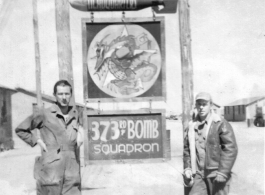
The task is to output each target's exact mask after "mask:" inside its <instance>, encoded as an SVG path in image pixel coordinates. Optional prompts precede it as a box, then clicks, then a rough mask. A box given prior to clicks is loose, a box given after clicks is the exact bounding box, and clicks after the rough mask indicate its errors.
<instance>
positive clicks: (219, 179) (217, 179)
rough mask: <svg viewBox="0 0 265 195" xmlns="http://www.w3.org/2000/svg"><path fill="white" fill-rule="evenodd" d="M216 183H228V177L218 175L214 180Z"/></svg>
mask: <svg viewBox="0 0 265 195" xmlns="http://www.w3.org/2000/svg"><path fill="white" fill-rule="evenodd" d="M214 181H215V182H218V183H219V182H225V181H226V177H224V176H223V175H219V174H217V176H216V178H215V179H214Z"/></svg>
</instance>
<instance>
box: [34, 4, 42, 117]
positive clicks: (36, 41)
mask: <svg viewBox="0 0 265 195" xmlns="http://www.w3.org/2000/svg"><path fill="white" fill-rule="evenodd" d="M32 5H33V28H34V45H35V63H36V73H35V74H36V94H37V109H34V111H35V112H34V114H37V113H38V111H39V109H40V108H41V107H42V106H43V105H42V99H41V64H40V45H39V26H38V11H37V8H38V6H37V0H32Z"/></svg>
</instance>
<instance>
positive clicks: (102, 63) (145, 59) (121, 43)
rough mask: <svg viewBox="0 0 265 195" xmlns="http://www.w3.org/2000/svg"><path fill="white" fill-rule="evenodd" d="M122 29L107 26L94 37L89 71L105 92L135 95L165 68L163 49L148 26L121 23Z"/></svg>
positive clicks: (119, 95)
mask: <svg viewBox="0 0 265 195" xmlns="http://www.w3.org/2000/svg"><path fill="white" fill-rule="evenodd" d="M107 28H108V27H107ZM120 28H122V29H121V31H120V33H119V34H118V33H115V31H113V30H112V29H103V31H104V32H101V34H100V35H99V34H98V35H99V36H96V37H95V38H94V40H93V41H94V45H92V46H91V47H90V49H89V54H90V55H88V56H89V57H90V56H91V57H90V58H89V57H88V64H89V65H90V66H89V73H90V75H91V77H92V78H93V80H94V82H95V83H96V84H97V86H98V87H99V88H100V89H102V90H103V91H104V92H105V93H108V94H109V95H111V96H114V97H125V98H126V97H135V96H137V95H141V94H142V93H144V92H145V91H147V90H148V89H149V88H150V87H151V86H152V84H153V83H154V82H155V81H156V79H157V77H158V74H159V72H160V69H161V55H160V49H159V47H158V44H157V43H156V41H155V39H154V38H153V36H152V35H151V34H150V33H149V32H148V31H147V30H145V29H144V28H142V27H140V26H138V25H133V26H129V27H127V26H125V25H122V26H121V25H120ZM127 28H129V29H130V30H131V31H132V32H133V33H129V32H128V29H127ZM116 32H117V30H116ZM137 33H138V34H137ZM99 37H100V38H99ZM93 41H92V42H93Z"/></svg>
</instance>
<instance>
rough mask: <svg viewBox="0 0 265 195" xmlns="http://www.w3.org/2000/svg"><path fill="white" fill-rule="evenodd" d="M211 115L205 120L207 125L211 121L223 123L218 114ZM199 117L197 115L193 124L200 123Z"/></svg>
mask: <svg viewBox="0 0 265 195" xmlns="http://www.w3.org/2000/svg"><path fill="white" fill-rule="evenodd" d="M209 114H210V115H208V116H207V118H206V120H205V121H206V124H207V125H208V124H210V122H211V121H214V122H215V123H217V122H219V121H221V117H220V116H219V115H218V114H216V113H214V112H210V113H209ZM198 117H199V116H198V115H197V116H196V117H195V118H194V120H193V121H191V122H197V121H198Z"/></svg>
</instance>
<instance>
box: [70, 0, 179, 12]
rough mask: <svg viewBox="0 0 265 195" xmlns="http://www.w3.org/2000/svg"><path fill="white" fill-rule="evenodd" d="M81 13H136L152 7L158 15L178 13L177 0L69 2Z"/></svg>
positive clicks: (91, 0)
mask: <svg viewBox="0 0 265 195" xmlns="http://www.w3.org/2000/svg"><path fill="white" fill-rule="evenodd" d="M69 2H70V4H71V6H72V7H73V8H75V9H78V10H80V11H136V10H141V9H144V8H147V7H152V8H153V9H154V11H155V12H156V13H159V14H162V13H176V11H177V2H178V1H177V0H69Z"/></svg>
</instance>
